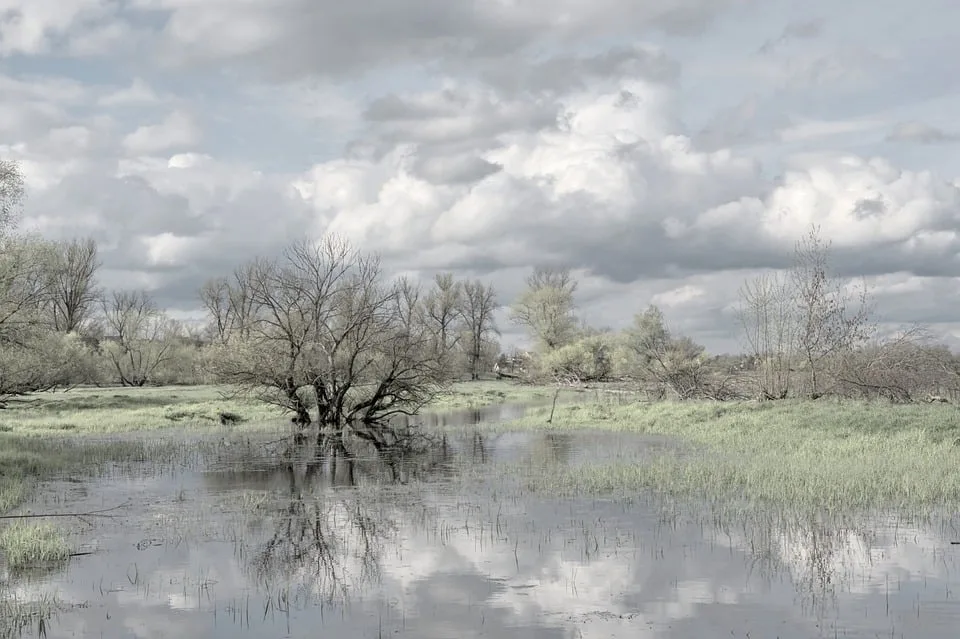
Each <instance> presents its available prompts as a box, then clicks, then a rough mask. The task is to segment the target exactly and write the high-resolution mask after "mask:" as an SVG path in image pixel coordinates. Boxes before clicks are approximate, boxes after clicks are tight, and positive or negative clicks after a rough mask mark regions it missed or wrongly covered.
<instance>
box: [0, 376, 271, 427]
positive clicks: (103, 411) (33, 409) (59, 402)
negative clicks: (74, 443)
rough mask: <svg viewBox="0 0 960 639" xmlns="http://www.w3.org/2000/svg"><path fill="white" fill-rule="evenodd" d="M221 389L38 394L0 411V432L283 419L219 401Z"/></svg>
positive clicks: (261, 407)
mask: <svg viewBox="0 0 960 639" xmlns="http://www.w3.org/2000/svg"><path fill="white" fill-rule="evenodd" d="M221 390H223V389H221V388H219V387H217V386H161V387H156V388H75V389H72V390H70V391H67V392H48V393H37V394H35V395H31V396H29V397H27V398H25V399H22V400H20V401H17V402H11V404H10V407H9V408H7V409H6V410H4V411H0V432H10V433H17V434H28V433H50V432H60V433H129V432H133V431H144V430H156V429H160V428H170V427H184V426H187V427H195V428H211V427H219V426H222V425H230V424H237V423H242V422H252V423H263V422H267V421H270V420H276V419H278V418H280V417H282V414H281V413H280V412H279V411H278V410H277V409H276V408H274V407H272V406H268V405H266V404H263V403H261V402H257V401H255V400H251V399H244V398H236V399H224V398H222V397H221ZM224 422H226V424H224Z"/></svg>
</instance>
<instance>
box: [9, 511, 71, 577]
mask: <svg viewBox="0 0 960 639" xmlns="http://www.w3.org/2000/svg"><path fill="white" fill-rule="evenodd" d="M71 552H72V550H71V548H70V545H69V544H68V543H67V540H66V538H65V537H64V534H63V529H62V528H60V527H58V526H55V525H54V524H50V523H46V522H41V523H34V522H22V521H14V522H13V523H10V524H7V525H6V526H3V527H2V528H0V555H2V556H3V558H4V559H5V560H6V563H7V566H8V567H9V568H10V569H12V570H22V569H24V568H29V567H31V566H36V565H37V564H49V563H53V562H58V561H66V560H67V559H69V558H70V553H71Z"/></svg>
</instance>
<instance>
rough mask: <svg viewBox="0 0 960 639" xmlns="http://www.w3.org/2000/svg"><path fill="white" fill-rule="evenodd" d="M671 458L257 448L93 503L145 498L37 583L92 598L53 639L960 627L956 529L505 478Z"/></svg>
mask: <svg viewBox="0 0 960 639" xmlns="http://www.w3.org/2000/svg"><path fill="white" fill-rule="evenodd" d="M662 445H663V443H662V442H659V441H648V440H644V439H640V438H630V437H626V436H619V435H611V434H607V435H603V436H601V435H598V434H596V433H592V434H578V433H522V434H520V433H503V434H499V435H496V436H487V435H484V434H482V433H479V432H470V431H469V430H466V429H464V430H463V432H458V433H457V434H456V435H451V436H449V437H447V438H446V439H443V440H440V441H439V442H438V444H437V445H436V446H435V447H432V448H430V449H429V450H427V451H424V452H422V453H420V454H406V455H397V456H395V457H392V458H389V459H379V458H375V457H371V456H362V455H356V456H344V455H343V453H342V452H340V451H332V450H326V449H324V448H323V447H322V446H321V447H314V448H313V449H309V447H308V449H305V450H302V451H300V452H299V453H298V455H297V456H292V457H288V458H286V459H283V458H282V456H280V457H278V456H277V455H275V454H273V453H272V452H271V451H270V450H269V447H268V446H266V445H265V443H264V442H256V441H252V442H249V443H248V444H246V443H245V444H239V443H237V444H233V445H231V446H229V447H222V448H220V449H219V450H218V451H217V452H216V453H215V454H212V455H209V456H208V457H209V458H208V459H205V460H204V461H203V463H202V464H200V465H198V466H197V467H195V468H186V469H181V470H179V471H178V472H168V473H165V474H163V475H160V476H156V477H152V478H151V477H144V476H143V475H142V474H141V475H137V476H129V477H124V476H116V477H112V478H110V479H109V480H108V481H105V482H103V483H102V484H100V485H98V486H96V487H95V490H89V492H88V494H86V495H83V494H80V493H77V495H76V500H75V501H76V502H77V503H76V506H77V507H78V508H83V507H85V506H91V507H92V506H94V505H96V506H100V505H101V504H108V505H109V504H112V503H116V502H118V501H123V500H125V499H126V498H128V497H129V496H131V495H134V496H135V499H136V501H137V503H138V504H140V505H141V507H140V508H139V509H138V510H137V511H136V512H130V513H129V514H128V516H126V517H125V518H124V519H123V520H119V521H105V522H96V523H95V526H96V527H95V528H92V529H89V530H85V531H81V533H80V538H81V540H82V541H83V542H84V549H90V550H93V551H95V554H93V555H90V556H86V557H79V558H77V559H75V560H74V561H73V563H71V565H70V566H69V567H68V568H67V569H66V570H65V571H64V572H63V573H61V574H58V575H56V576H54V577H50V576H45V577H42V578H40V579H38V580H37V581H36V582H33V583H30V582H20V583H19V584H18V585H17V586H16V590H17V594H18V595H19V596H21V597H35V596H36V595H37V594H38V593H40V592H49V591H50V590H51V589H56V590H57V591H58V592H59V594H60V597H61V599H62V600H63V601H64V603H66V604H73V605H76V606H78V607H76V608H73V609H71V610H69V611H67V612H65V613H64V614H62V615H60V616H59V617H58V618H57V619H55V620H53V621H52V622H51V624H50V625H49V626H48V627H47V631H48V636H51V637H67V636H101V635H102V636H107V637H121V636H122V637H128V636H137V637H160V636H177V637H235V636H243V637H277V636H291V637H314V636H318V635H321V636H327V635H329V636H338V637H340V636H342V637H348V638H353V637H356V638H360V637H377V636H387V635H393V636H409V637H471V636H486V637H595V638H601V637H603V638H607V637H731V636H733V637H745V636H751V637H781V638H785V639H786V638H800V637H803V638H807V637H812V636H814V637H816V636H822V637H835V636H836V637H875V636H897V637H900V636H904V637H919V638H925V637H949V636H953V632H954V630H955V628H956V624H957V622H958V621H960V610H958V608H960V606H957V604H956V602H955V597H956V594H955V590H956V589H957V588H956V587H957V585H958V578H957V577H956V574H957V568H958V567H960V566H958V564H960V562H958V554H957V553H958V552H960V549H958V548H957V547H953V548H951V547H950V546H949V544H948V541H949V539H950V538H951V537H952V536H953V535H954V534H955V533H953V532H952V529H951V526H952V525H953V524H955V523H956V522H951V521H950V520H941V521H939V522H936V523H935V524H932V525H931V524H928V525H917V524H914V525H908V524H907V523H906V522H902V521H897V520H896V519H893V518H891V519H889V520H884V519H877V518H874V519H870V520H864V521H860V522H856V523H851V522H846V523H844V524H843V525H841V524H838V523H837V522H828V521H816V520H800V519H790V518H787V517H784V516H782V515H781V514H778V513H752V514H744V513H738V514H737V515H735V516H730V515H725V514H722V513H715V512H713V511H711V510H710V509H708V508H698V507H696V506H695V505H689V504H688V505H678V504H674V503H669V502H663V501H655V500H652V499H641V498H637V499H634V500H629V501H628V500H596V499H589V500H587V499H563V500H557V499H547V498H538V497H534V496H531V495H528V494H526V493H525V491H524V490H523V487H522V484H519V483H516V482H514V481H512V480H511V478H510V477H508V476H500V475H496V474H495V473H497V472H501V471H502V469H503V467H504V466H503V464H504V463H510V464H520V465H522V466H524V467H530V466H543V467H548V466H551V465H570V464H576V463H580V462H581V461H583V460H584V459H586V458H587V457H589V456H597V455H606V456H611V455H624V454H639V451H641V450H642V449H645V448H646V447H653V448H656V447H658V446H662Z"/></svg>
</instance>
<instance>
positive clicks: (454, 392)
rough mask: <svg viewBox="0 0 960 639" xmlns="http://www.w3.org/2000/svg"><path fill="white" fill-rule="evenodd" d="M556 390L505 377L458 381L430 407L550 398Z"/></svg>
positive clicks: (564, 393) (460, 406)
mask: <svg viewBox="0 0 960 639" xmlns="http://www.w3.org/2000/svg"><path fill="white" fill-rule="evenodd" d="M554 392H556V388H555V387H553V386H538V385H533V384H522V383H519V382H514V381H505V380H497V381H493V380H490V381H477V382H458V383H456V384H453V385H451V386H450V388H449V389H447V391H446V392H444V393H442V394H440V395H439V396H438V397H437V398H436V399H435V400H434V401H433V402H431V403H430V405H429V406H428V407H427V408H428V409H429V410H456V409H461V408H478V407H481V406H489V405H491V404H505V403H514V402H517V403H522V402H538V401H549V400H551V399H553V395H554ZM576 392H577V391H574V390H563V391H561V394H562V395H563V396H568V395H572V394H573V393H576Z"/></svg>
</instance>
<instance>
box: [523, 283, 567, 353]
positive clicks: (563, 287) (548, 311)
mask: <svg viewBox="0 0 960 639" xmlns="http://www.w3.org/2000/svg"><path fill="white" fill-rule="evenodd" d="M576 290H577V283H576V281H575V280H574V279H573V278H572V277H571V275H570V271H569V270H567V269H563V270H552V269H545V268H537V269H535V270H534V272H533V274H532V275H531V276H530V277H528V278H527V288H526V290H525V291H524V292H523V293H521V294H520V296H519V297H518V298H517V300H516V301H515V302H514V304H513V306H512V307H511V309H510V318H511V320H512V321H513V322H514V323H515V324H518V325H520V326H523V327H524V328H526V329H527V330H528V331H530V334H531V336H532V337H533V338H534V339H535V340H536V342H537V344H538V346H539V347H540V348H541V350H546V351H550V350H553V349H556V348H560V347H562V346H565V345H567V344H569V343H570V342H571V341H572V340H574V339H575V338H576V335H577V318H576V315H575V314H574V311H575V309H576V305H575V303H574V299H573V295H574V293H575V292H576Z"/></svg>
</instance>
